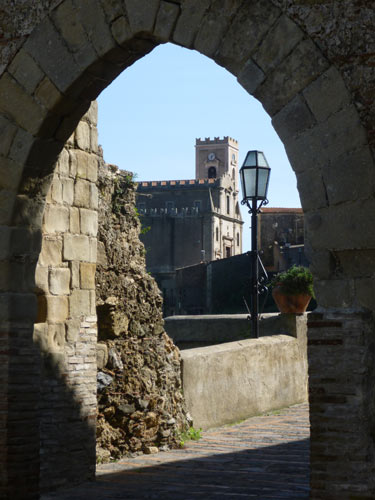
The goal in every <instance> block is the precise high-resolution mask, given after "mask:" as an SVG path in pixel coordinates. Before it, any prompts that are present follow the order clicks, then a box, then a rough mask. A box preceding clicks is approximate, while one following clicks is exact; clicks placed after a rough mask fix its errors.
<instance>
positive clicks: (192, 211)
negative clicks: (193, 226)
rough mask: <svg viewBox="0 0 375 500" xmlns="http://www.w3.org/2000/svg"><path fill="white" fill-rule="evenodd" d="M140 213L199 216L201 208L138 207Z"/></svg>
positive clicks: (160, 215) (152, 215) (159, 215)
mask: <svg viewBox="0 0 375 500" xmlns="http://www.w3.org/2000/svg"><path fill="white" fill-rule="evenodd" d="M138 210H139V214H140V215H147V216H150V217H162V216H168V217H186V216H190V217H194V216H198V215H199V216H200V215H201V210H200V208H198V207H182V208H177V207H173V208H139V209H138Z"/></svg>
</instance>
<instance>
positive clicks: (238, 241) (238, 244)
mask: <svg viewBox="0 0 375 500" xmlns="http://www.w3.org/2000/svg"><path fill="white" fill-rule="evenodd" d="M237 246H238V247H239V246H240V233H237Z"/></svg>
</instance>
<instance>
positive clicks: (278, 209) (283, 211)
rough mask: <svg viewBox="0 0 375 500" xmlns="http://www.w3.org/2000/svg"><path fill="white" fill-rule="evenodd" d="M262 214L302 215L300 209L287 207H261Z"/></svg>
mask: <svg viewBox="0 0 375 500" xmlns="http://www.w3.org/2000/svg"><path fill="white" fill-rule="evenodd" d="M260 211H261V213H263V214H275V213H278V214H291V213H293V214H302V213H303V210H302V208H287V207H264V208H263V207H262V208H261V209H260Z"/></svg>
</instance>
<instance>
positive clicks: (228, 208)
mask: <svg viewBox="0 0 375 500" xmlns="http://www.w3.org/2000/svg"><path fill="white" fill-rule="evenodd" d="M229 213H230V198H229V196H227V214H228V215H229Z"/></svg>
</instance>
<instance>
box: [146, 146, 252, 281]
mask: <svg viewBox="0 0 375 500" xmlns="http://www.w3.org/2000/svg"><path fill="white" fill-rule="evenodd" d="M195 148H196V165H195V172H196V178H195V179H194V180H193V179H191V180H175V181H151V182H139V183H138V189H137V193H138V197H137V209H138V210H139V213H140V214H141V216H142V222H143V225H144V226H145V227H147V228H148V229H149V230H148V231H146V232H145V233H144V234H143V235H141V239H142V241H143V243H144V244H145V247H146V248H147V249H148V251H147V255H146V263H147V269H148V270H149V271H151V272H152V273H166V272H171V271H174V270H175V269H176V268H179V267H185V266H190V265H192V264H197V263H198V262H201V261H211V260H215V259H222V258H224V257H230V256H232V255H239V254H240V253H242V225H243V222H242V219H241V214H240V208H239V202H238V143H237V141H235V140H234V139H232V138H231V137H224V138H223V139H219V138H218V137H216V138H215V139H209V138H206V139H205V140H204V141H203V140H201V139H197V140H196V145H195Z"/></svg>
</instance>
